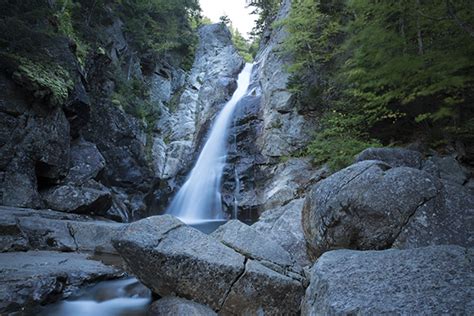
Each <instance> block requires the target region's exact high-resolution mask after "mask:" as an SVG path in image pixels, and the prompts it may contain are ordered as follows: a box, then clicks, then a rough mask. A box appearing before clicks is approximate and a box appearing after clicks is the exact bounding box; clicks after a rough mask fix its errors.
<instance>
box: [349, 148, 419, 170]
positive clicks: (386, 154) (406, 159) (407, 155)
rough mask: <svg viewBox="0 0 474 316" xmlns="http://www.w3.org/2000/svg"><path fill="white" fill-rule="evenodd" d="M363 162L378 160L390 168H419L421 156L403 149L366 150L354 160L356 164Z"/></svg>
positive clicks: (416, 152)
mask: <svg viewBox="0 0 474 316" xmlns="http://www.w3.org/2000/svg"><path fill="white" fill-rule="evenodd" d="M364 160H380V161H383V162H385V163H386V164H388V165H390V166H391V167H411V168H421V166H422V162H423V155H422V154H421V153H420V152H418V151H414V150H409V149H405V148H388V147H383V148H367V149H365V150H364V151H362V152H361V153H360V154H358V155H357V157H356V158H355V161H356V162H360V161H364Z"/></svg>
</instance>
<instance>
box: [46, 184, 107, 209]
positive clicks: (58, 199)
mask: <svg viewBox="0 0 474 316" xmlns="http://www.w3.org/2000/svg"><path fill="white" fill-rule="evenodd" d="M41 195H42V198H43V199H44V201H45V202H46V205H47V206H48V207H49V208H51V209H54V210H58V211H63V212H69V213H77V214H103V213H105V212H106V211H107V210H108V209H109V208H110V207H111V205H112V196H111V193H110V191H109V189H107V188H106V187H105V186H103V185H101V184H100V183H98V182H95V181H94V180H89V181H87V183H85V184H84V185H80V186H76V185H72V184H64V185H60V186H55V187H52V188H50V189H47V190H45V191H43V192H41Z"/></svg>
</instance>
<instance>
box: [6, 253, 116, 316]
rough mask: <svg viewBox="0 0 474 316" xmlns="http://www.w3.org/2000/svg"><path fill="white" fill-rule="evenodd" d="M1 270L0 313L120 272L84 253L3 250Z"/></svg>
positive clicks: (21, 308)
mask: <svg viewBox="0 0 474 316" xmlns="http://www.w3.org/2000/svg"><path fill="white" fill-rule="evenodd" d="M0 271H1V273H0V282H1V284H2V286H1V287H0V313H13V312H20V311H23V312H24V309H26V310H28V308H32V307H34V306H38V305H40V304H45V303H51V302H54V301H56V300H59V299H61V298H66V297H68V296H70V295H71V294H72V293H73V292H74V291H75V290H77V289H78V288H79V287H82V286H85V285H88V284H91V283H93V282H97V281H99V280H104V279H109V278H114V277H118V276H120V274H121V273H120V272H119V271H118V270H117V269H115V268H112V267H109V266H105V265H104V264H102V263H100V262H98V261H93V260H89V259H87V256H86V255H84V254H78V253H59V252H51V251H28V252H11V253H2V254H0Z"/></svg>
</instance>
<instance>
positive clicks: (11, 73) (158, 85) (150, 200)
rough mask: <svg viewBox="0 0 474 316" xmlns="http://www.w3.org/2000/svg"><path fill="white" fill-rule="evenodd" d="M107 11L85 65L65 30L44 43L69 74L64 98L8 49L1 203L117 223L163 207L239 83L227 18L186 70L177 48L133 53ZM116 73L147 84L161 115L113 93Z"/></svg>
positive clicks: (2, 96)
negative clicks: (130, 106)
mask: <svg viewBox="0 0 474 316" xmlns="http://www.w3.org/2000/svg"><path fill="white" fill-rule="evenodd" d="M106 11H107V12H108V13H107V14H108V16H107V19H105V20H104V21H108V22H104V24H103V25H102V24H98V26H97V28H96V29H95V30H94V31H95V32H96V33H97V34H100V36H101V38H106V40H105V42H103V43H101V47H100V49H98V50H97V51H96V52H91V53H89V55H88V57H87V59H86V60H85V62H83V63H82V64H81V63H80V62H79V60H78V59H77V57H76V55H75V47H73V46H72V45H70V43H69V42H68V41H67V40H66V39H65V38H64V37H62V36H60V35H58V36H56V37H52V39H51V41H49V42H47V43H44V44H43V45H44V47H39V48H38V49H39V50H45V51H48V52H49V53H48V54H49V55H50V57H51V59H52V60H54V62H55V65H56V63H57V65H60V66H61V67H62V68H63V69H65V70H67V72H68V73H69V74H70V75H71V78H70V81H68V82H67V84H68V85H70V86H68V87H69V88H68V90H67V91H65V97H64V100H62V101H61V102H56V101H57V100H56V99H53V96H54V94H53V93H52V91H48V90H44V89H43V88H42V87H41V86H39V85H38V84H36V83H35V82H34V81H32V80H31V78H29V77H27V76H25V75H24V74H23V73H22V72H21V71H19V70H18V69H20V65H15V60H14V59H13V58H10V57H9V55H2V60H1V61H0V68H1V71H0V87H1V89H0V90H1V91H0V146H1V147H0V205H6V206H15V207H29V208H51V209H54V210H58V211H63V212H70V213H80V214H88V215H99V216H104V217H108V218H111V219H114V220H118V221H132V220H136V219H139V218H143V217H146V216H149V215H152V214H157V213H159V212H160V211H163V210H164V208H165V207H166V206H167V204H168V200H169V198H170V196H171V194H172V192H173V190H174V189H176V185H177V184H180V182H181V181H182V179H181V177H183V175H185V174H186V173H187V171H188V170H189V168H190V166H191V163H192V162H193V161H194V159H195V158H196V157H195V154H194V153H195V152H198V150H197V148H198V147H199V146H200V145H201V143H202V139H204V138H205V135H206V132H207V130H208V128H209V125H210V122H211V121H212V119H213V117H214V116H215V114H216V112H217V111H218V110H219V109H220V108H221V106H222V105H223V104H224V103H225V101H226V100H227V99H229V98H230V96H231V94H232V93H233V91H234V89H235V88H236V80H235V79H236V77H237V75H238V73H239V72H240V69H241V68H242V67H243V60H242V58H241V57H240V56H239V55H238V54H237V51H236V50H235V48H234V47H233V45H232V40H231V35H230V32H229V30H228V29H227V28H226V27H225V26H224V25H223V24H215V25H208V26H205V27H203V28H202V29H200V31H199V36H200V45H199V48H198V50H197V53H196V59H195V62H194V66H193V68H192V69H191V71H190V72H189V73H187V72H185V71H184V70H182V69H180V68H179V67H178V66H176V65H177V64H178V63H177V62H176V59H177V57H176V58H175V57H173V55H172V54H171V55H169V56H164V57H161V58H160V59H159V60H157V59H152V60H150V57H149V56H147V55H144V54H140V53H139V52H138V51H136V50H135V49H134V48H133V45H132V44H131V43H130V42H129V40H128V39H127V37H126V35H125V31H124V29H123V23H122V22H121V20H120V18H119V17H118V16H117V15H115V13H114V12H113V11H111V10H106ZM3 56H7V58H3ZM10 59H11V60H10ZM12 64H14V65H13V66H12ZM117 76H118V77H121V78H122V77H123V78H125V79H123V80H134V81H136V82H138V83H139V84H140V85H141V86H143V87H144V88H145V89H147V91H146V93H144V95H145V98H146V99H145V100H142V101H143V102H148V104H150V105H151V106H152V107H153V111H155V112H156V113H159V119H158V120H156V121H154V122H153V121H148V120H147V119H146V118H143V117H142V118H139V117H140V116H137V115H131V114H128V113H129V112H127V111H125V110H124V108H125V107H126V104H124V101H123V100H122V101H120V100H117V97H116V95H117V94H118V93H123V92H121V91H120V86H119V84H120V80H122V79H117ZM64 80H65V81H66V78H64ZM42 89H43V90H42ZM53 101H55V102H53ZM126 102H128V101H126Z"/></svg>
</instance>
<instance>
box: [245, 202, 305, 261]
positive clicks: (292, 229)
mask: <svg viewBox="0 0 474 316" xmlns="http://www.w3.org/2000/svg"><path fill="white" fill-rule="evenodd" d="M303 205H304V198H301V199H296V200H293V201H291V202H289V203H288V204H286V205H284V206H281V207H277V208H275V209H271V210H268V211H266V212H264V213H263V214H262V215H261V216H260V218H259V220H258V221H257V222H256V223H255V224H253V225H252V228H254V229H255V230H256V231H258V232H259V233H261V234H263V235H265V236H267V237H268V238H270V239H272V240H274V241H275V242H277V243H278V244H279V245H280V246H281V247H283V248H284V249H285V250H286V251H288V252H289V253H291V255H292V257H293V258H294V259H295V261H296V264H298V265H299V266H301V267H304V266H307V265H309V264H310V263H311V262H310V260H309V257H308V254H307V251H306V240H305V237H304V233H303V225H302V222H301V221H302V210H303Z"/></svg>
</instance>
